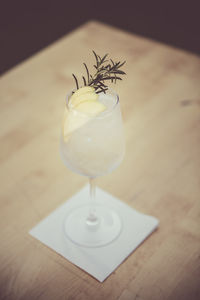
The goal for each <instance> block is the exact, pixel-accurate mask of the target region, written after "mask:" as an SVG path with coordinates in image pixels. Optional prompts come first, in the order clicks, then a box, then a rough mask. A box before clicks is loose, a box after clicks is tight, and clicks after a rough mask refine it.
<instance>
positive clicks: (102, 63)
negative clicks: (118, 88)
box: [72, 50, 126, 93]
mask: <svg viewBox="0 0 200 300" xmlns="http://www.w3.org/2000/svg"><path fill="white" fill-rule="evenodd" d="M92 52H93V54H94V57H95V61H96V63H95V64H94V68H95V71H96V72H95V74H94V75H91V74H90V72H89V70H88V67H87V65H86V63H83V65H84V67H85V70H86V74H87V79H86V78H85V77H84V76H82V79H83V84H84V86H92V87H94V88H95V91H96V93H100V92H104V93H105V92H106V91H107V89H108V86H107V85H106V84H105V81H108V80H110V81H111V82H114V83H116V81H117V80H122V78H121V77H120V76H121V75H125V74H126V73H125V72H124V71H122V70H120V68H121V67H122V66H123V65H124V64H125V61H124V62H122V63H121V62H120V61H118V62H114V61H113V60H112V59H109V60H108V59H107V58H108V54H105V55H104V56H103V57H101V56H100V55H98V54H96V52H95V51H94V50H93V51H92ZM72 76H73V77H74V80H75V83H76V88H77V89H79V84H78V79H77V78H76V76H75V75H74V74H72Z"/></svg>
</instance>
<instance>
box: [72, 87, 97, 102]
mask: <svg viewBox="0 0 200 300" xmlns="http://www.w3.org/2000/svg"><path fill="white" fill-rule="evenodd" d="M88 93H89V94H90V93H91V94H95V89H94V88H93V87H91V86H84V87H81V88H80V89H78V90H77V91H76V92H75V93H74V94H73V95H72V96H71V98H70V100H69V104H72V105H76V104H74V102H77V100H75V99H77V98H78V97H79V96H82V95H84V94H88ZM78 102H79V101H78Z"/></svg>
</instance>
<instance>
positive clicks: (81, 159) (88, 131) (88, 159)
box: [60, 94, 124, 177]
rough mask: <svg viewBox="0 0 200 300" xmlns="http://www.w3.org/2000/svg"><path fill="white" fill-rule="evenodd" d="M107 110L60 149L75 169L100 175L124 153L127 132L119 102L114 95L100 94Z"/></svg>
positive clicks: (71, 167) (80, 129) (70, 166)
mask: <svg viewBox="0 0 200 300" xmlns="http://www.w3.org/2000/svg"><path fill="white" fill-rule="evenodd" d="M99 101H101V102H102V103H103V104H104V105H106V108H107V109H106V111H104V112H102V113H101V114H99V115H98V116H97V117H94V118H92V119H90V120H89V121H88V122H86V123H85V124H84V125H83V126H81V127H80V128H78V129H76V130H74V131H73V132H72V133H71V135H70V136H69V139H68V140H67V142H65V141H64V140H63V138H62V137H61V144H60V151H61V157H62V159H63V161H64V163H65V165H66V166H67V167H68V168H70V169H71V170H72V171H74V172H76V173H79V174H81V175H85V176H89V177H97V176H100V175H104V174H106V173H109V172H111V171H113V170H114V169H115V168H116V167H117V166H118V165H119V164H120V163H121V161H122V159H123V156H124V136H123V129H122V119H121V112H120V106H119V103H116V97H114V96H113V95H107V94H106V95H104V94H102V95H100V96H99Z"/></svg>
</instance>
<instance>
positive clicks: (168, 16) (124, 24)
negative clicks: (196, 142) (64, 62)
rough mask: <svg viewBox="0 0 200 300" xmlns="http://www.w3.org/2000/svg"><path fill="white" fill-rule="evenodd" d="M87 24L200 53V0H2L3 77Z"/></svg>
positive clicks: (0, 67)
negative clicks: (88, 22) (97, 23)
mask: <svg viewBox="0 0 200 300" xmlns="http://www.w3.org/2000/svg"><path fill="white" fill-rule="evenodd" d="M89 20H97V21H100V22H104V23H107V24H110V25H113V26H115V27H118V28H120V29H123V30H126V31H129V32H132V33H135V34H138V35H142V36H145V37H148V38H152V39H154V40H157V41H160V42H163V43H166V44H169V45H172V46H175V47H179V48H182V49H185V50H187V51H191V52H193V53H195V54H200V0H188V1H186V0H182V1H179V0H168V1H166V0H165V1H163V0H160V1H153V0H146V1H144V0H138V1H136V0H132V1H126V0H123V1H122V0H121V1H119V0H115V1H114V0H110V1H109V0H107V1H105V0H99V1H95V0H94V1H89V0H85V1H80V0H74V1H73V0H70V1H67V0H65V1H64V0H57V1H56V0H48V1H47V0H40V1H38V0H35V1H33V0H18V1H15V0H13V1H11V0H5V1H2V0H1V1H0V49H1V55H0V74H3V73H4V72H6V71H7V70H9V69H10V68H12V67H13V66H15V65H16V64H18V63H20V62H22V61H23V60H25V59H27V58H28V57H30V56H31V55H33V54H35V53H36V52H38V51H39V50H41V49H42V48H44V47H46V46H48V45H49V44H51V43H52V42H54V41H56V40H57V39H59V38H60V37H62V36H63V35H65V34H67V33H68V32H70V31H71V30H73V29H75V28H77V27H78V26H80V25H82V24H83V23H85V22H87V21H89Z"/></svg>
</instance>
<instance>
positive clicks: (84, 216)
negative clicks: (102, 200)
mask: <svg viewBox="0 0 200 300" xmlns="http://www.w3.org/2000/svg"><path fill="white" fill-rule="evenodd" d="M91 208H92V210H93V212H91ZM121 229H122V223H121V220H120V218H119V216H118V214H117V213H116V212H115V211H114V210H113V209H111V208H109V207H107V206H102V205H95V206H94V205H93V206H92V207H91V205H89V204H88V205H85V206H80V207H78V208H76V209H74V210H73V211H71V212H70V213H69V214H68V215H67V217H66V219H65V221H64V232H65V234H66V236H67V237H68V238H69V239H70V240H71V241H72V242H74V243H75V244H77V245H80V246H84V247H102V246H105V245H108V244H109V243H111V242H113V241H114V240H115V239H116V238H117V237H118V236H119V234H120V232H121Z"/></svg>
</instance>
